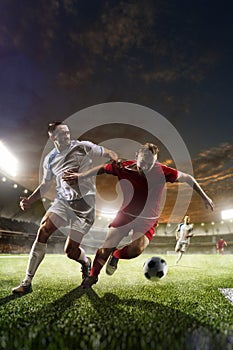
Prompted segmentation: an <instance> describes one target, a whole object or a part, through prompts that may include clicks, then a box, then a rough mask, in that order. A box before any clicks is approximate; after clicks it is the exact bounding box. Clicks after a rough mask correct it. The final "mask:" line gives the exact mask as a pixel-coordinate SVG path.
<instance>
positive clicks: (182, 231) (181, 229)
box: [177, 224, 193, 244]
mask: <svg viewBox="0 0 233 350" xmlns="http://www.w3.org/2000/svg"><path fill="white" fill-rule="evenodd" d="M192 229H193V225H191V224H179V225H178V227H177V232H178V240H179V241H180V242H182V243H188V244H189V242H190V237H186V235H188V234H190V232H191V231H192Z"/></svg>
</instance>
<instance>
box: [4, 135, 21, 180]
mask: <svg viewBox="0 0 233 350" xmlns="http://www.w3.org/2000/svg"><path fill="white" fill-rule="evenodd" d="M17 166H18V161H17V159H16V158H15V157H14V156H13V155H12V154H11V152H10V151H9V150H8V149H7V148H6V146H5V145H4V144H3V142H2V141H0V169H1V170H2V171H3V172H4V173H6V174H8V175H10V176H16V174H17Z"/></svg>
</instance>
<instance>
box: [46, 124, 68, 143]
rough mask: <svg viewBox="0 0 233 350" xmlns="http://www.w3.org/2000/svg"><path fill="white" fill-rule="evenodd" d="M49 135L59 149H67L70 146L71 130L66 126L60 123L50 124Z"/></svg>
mask: <svg viewBox="0 0 233 350" xmlns="http://www.w3.org/2000/svg"><path fill="white" fill-rule="evenodd" d="M48 134H49V137H50V139H51V140H52V141H53V142H54V143H55V144H56V145H57V146H58V147H59V148H65V147H67V146H69V145H70V130H69V127H68V126H67V125H66V124H63V123H62V122H60V121H55V122H51V123H49V125H48Z"/></svg>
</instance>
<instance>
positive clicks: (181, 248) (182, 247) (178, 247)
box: [175, 240, 189, 253]
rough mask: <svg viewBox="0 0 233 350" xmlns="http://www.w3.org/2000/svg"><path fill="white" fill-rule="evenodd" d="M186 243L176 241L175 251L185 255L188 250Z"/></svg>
mask: <svg viewBox="0 0 233 350" xmlns="http://www.w3.org/2000/svg"><path fill="white" fill-rule="evenodd" d="M188 245H189V244H188V242H186V241H180V240H178V241H177V243H176V247H175V251H176V252H183V253H185V252H186V250H187V248H188Z"/></svg>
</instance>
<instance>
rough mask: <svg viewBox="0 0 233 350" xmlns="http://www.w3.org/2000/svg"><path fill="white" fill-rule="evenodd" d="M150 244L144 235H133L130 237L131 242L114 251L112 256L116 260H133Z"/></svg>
mask: <svg viewBox="0 0 233 350" xmlns="http://www.w3.org/2000/svg"><path fill="white" fill-rule="evenodd" d="M149 243H150V241H149V239H148V238H147V236H146V235H143V234H142V233H139V232H137V233H135V234H133V237H132V242H131V243H130V244H128V245H126V246H124V247H123V248H120V249H116V250H115V251H114V252H113V256H114V257H115V258H118V259H133V258H136V257H137V256H139V255H140V254H142V252H143V251H144V250H145V249H146V247H147V246H148V244H149Z"/></svg>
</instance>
